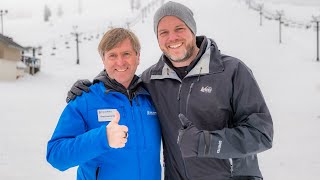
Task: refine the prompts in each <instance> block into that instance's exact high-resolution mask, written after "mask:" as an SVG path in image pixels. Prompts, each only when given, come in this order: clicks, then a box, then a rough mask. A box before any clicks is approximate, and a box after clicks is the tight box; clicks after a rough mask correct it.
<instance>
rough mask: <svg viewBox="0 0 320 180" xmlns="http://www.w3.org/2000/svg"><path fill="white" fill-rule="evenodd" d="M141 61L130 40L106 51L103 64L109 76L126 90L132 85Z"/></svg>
mask: <svg viewBox="0 0 320 180" xmlns="http://www.w3.org/2000/svg"><path fill="white" fill-rule="evenodd" d="M139 61H140V54H137V53H136V52H135V50H134V49H133V47H132V44H131V41H130V40H129V39H128V38H127V39H125V40H123V41H122V42H120V43H119V44H117V45H116V46H115V47H114V48H112V49H110V50H108V51H106V52H105V53H104V56H103V64H104V67H105V69H106V71H107V74H108V76H109V77H110V78H111V79H114V80H116V81H117V82H118V83H120V84H122V85H123V86H124V87H125V88H128V86H129V85H130V83H131V81H132V79H133V77H134V74H135V72H136V70H137V67H138V65H139Z"/></svg>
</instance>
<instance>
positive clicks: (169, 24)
mask: <svg viewBox="0 0 320 180" xmlns="http://www.w3.org/2000/svg"><path fill="white" fill-rule="evenodd" d="M157 36H158V44H159V47H160V49H161V50H162V52H163V53H164V54H165V55H166V56H167V57H168V58H169V59H170V60H171V62H172V64H173V65H174V66H175V67H183V66H188V65H189V64H190V63H191V62H192V61H193V60H194V58H195V57H196V55H197V53H198V51H199V48H198V47H197V45H196V38H195V35H194V34H193V33H192V32H191V30H190V29H189V28H188V26H187V25H186V24H185V23H184V22H183V21H181V20H180V19H179V18H177V17H175V16H165V17H164V18H162V19H161V20H160V22H159V25H158V33H157Z"/></svg>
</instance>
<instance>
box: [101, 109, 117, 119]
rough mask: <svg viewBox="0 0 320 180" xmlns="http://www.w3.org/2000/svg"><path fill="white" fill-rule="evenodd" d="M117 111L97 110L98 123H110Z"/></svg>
mask: <svg viewBox="0 0 320 180" xmlns="http://www.w3.org/2000/svg"><path fill="white" fill-rule="evenodd" d="M116 111H117V109H98V110H97V113H98V121H99V122H106V121H112V120H113V119H114V117H115V113H116Z"/></svg>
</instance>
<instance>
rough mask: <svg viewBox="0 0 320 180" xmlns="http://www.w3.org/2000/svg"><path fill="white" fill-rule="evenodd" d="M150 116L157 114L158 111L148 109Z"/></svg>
mask: <svg viewBox="0 0 320 180" xmlns="http://www.w3.org/2000/svg"><path fill="white" fill-rule="evenodd" d="M147 115H148V116H156V115H157V112H156V111H147Z"/></svg>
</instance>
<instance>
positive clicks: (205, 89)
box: [200, 86, 212, 93]
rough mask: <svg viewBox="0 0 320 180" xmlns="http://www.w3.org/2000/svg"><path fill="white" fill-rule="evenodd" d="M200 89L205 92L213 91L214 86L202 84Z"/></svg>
mask: <svg viewBox="0 0 320 180" xmlns="http://www.w3.org/2000/svg"><path fill="white" fill-rule="evenodd" d="M200 91H201V92H204V93H211V91H212V87H210V86H206V87H203V86H202V87H201V90H200Z"/></svg>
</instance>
